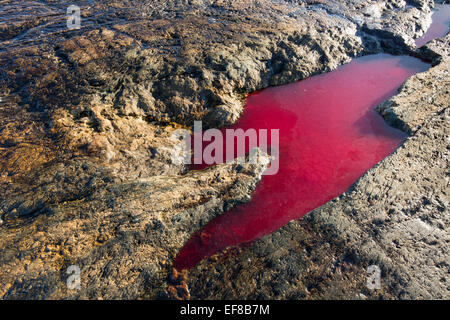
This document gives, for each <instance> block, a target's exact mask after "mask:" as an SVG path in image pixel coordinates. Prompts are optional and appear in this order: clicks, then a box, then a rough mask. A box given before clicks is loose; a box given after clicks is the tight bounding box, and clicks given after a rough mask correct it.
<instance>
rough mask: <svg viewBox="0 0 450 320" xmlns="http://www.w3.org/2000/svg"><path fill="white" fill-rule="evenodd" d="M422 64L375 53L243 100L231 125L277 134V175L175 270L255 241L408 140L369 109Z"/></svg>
mask: <svg viewBox="0 0 450 320" xmlns="http://www.w3.org/2000/svg"><path fill="white" fill-rule="evenodd" d="M428 67H429V66H428V65H427V64H425V63H423V62H421V61H420V60H418V59H415V58H412V57H405V56H402V57H394V56H390V55H385V54H380V55H373V56H367V57H363V58H359V59H355V60H354V61H352V62H351V63H349V64H347V65H344V66H342V67H340V68H338V69H337V70H336V71H334V72H330V73H327V74H323V75H318V76H314V77H311V78H309V79H306V80H303V81H300V82H297V83H293V84H289V85H285V86H281V87H275V88H269V89H266V90H263V91H261V92H258V93H255V94H252V95H251V96H249V98H248V100H247V106H246V107H245V111H244V113H243V115H242V117H241V118H240V120H239V121H238V122H237V123H236V125H234V126H233V127H232V128H242V129H244V130H246V129H249V128H254V129H257V130H258V129H280V141H279V150H280V152H279V154H280V158H279V159H280V164H279V168H280V169H279V172H278V174H276V175H273V176H264V177H263V179H262V181H261V182H260V184H259V185H258V186H257V189H256V191H255V192H254V195H253V198H252V201H251V202H249V203H247V204H243V205H240V206H238V207H235V208H233V209H231V210H230V211H229V212H226V213H225V214H223V215H221V216H220V217H218V218H217V219H215V220H213V221H211V222H210V223H209V224H208V225H207V226H206V227H205V228H203V230H201V231H199V232H198V233H196V234H195V235H193V237H192V238H191V239H190V240H189V241H188V243H187V244H186V245H185V247H184V248H183V249H182V251H181V252H180V253H179V255H178V257H177V258H176V260H175V263H174V266H175V267H176V268H177V269H179V270H180V269H189V268H192V267H194V266H195V265H196V264H197V263H198V262H200V261H201V260H202V259H203V258H205V257H208V256H211V255H212V254H214V253H216V252H218V251H221V250H223V249H225V248H226V247H229V246H232V245H237V244H241V243H246V242H250V241H252V240H255V239H258V238H261V237H263V236H264V235H267V234H269V233H271V232H273V231H275V230H277V229H279V228H280V227H282V226H283V225H285V224H287V223H288V222H289V221H291V220H293V219H299V218H301V217H302V216H304V215H305V214H306V213H308V212H310V211H311V210H313V209H315V208H317V207H319V206H321V205H323V204H325V203H326V202H328V201H329V200H331V199H333V198H335V197H336V196H338V195H340V194H342V193H343V192H345V191H346V190H348V189H349V187H351V185H352V184H353V183H354V182H355V181H356V180H357V179H358V178H359V177H360V176H361V175H362V174H364V173H365V172H366V171H367V170H368V169H370V168H371V167H373V166H374V165H376V164H377V163H378V162H379V161H381V160H382V159H384V158H385V157H386V156H388V155H389V154H391V153H392V152H393V151H394V150H395V149H396V148H398V147H399V145H400V144H401V143H402V142H403V140H404V139H405V137H406V136H405V134H404V133H402V132H401V131H399V130H396V129H394V128H392V127H389V126H388V125H387V124H386V123H385V122H384V120H383V119H382V118H381V116H380V115H379V114H378V113H376V111H375V110H374V108H375V107H376V106H377V105H378V104H380V103H381V102H383V101H385V100H387V99H388V98H390V97H391V96H393V95H394V94H395V93H396V92H397V89H398V88H399V86H400V85H401V84H402V83H403V82H404V81H405V80H406V79H407V78H408V77H410V76H411V75H413V74H415V73H418V72H422V71H425V70H426V69H427V68H428ZM330 214H331V213H330Z"/></svg>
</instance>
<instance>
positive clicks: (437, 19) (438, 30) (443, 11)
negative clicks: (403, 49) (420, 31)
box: [416, 4, 450, 47]
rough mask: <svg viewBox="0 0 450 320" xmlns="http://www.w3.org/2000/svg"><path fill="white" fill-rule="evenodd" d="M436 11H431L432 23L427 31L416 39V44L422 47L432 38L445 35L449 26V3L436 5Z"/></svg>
mask: <svg viewBox="0 0 450 320" xmlns="http://www.w3.org/2000/svg"><path fill="white" fill-rule="evenodd" d="M436 9H437V11H435V12H434V13H433V23H432V24H431V26H430V28H429V29H428V30H427V32H426V33H425V34H424V35H423V36H422V37H420V38H418V39H416V46H417V47H422V46H423V45H425V44H426V43H428V42H430V41H431V40H433V39H437V38H441V37H443V36H445V35H446V34H447V32H448V29H449V27H450V5H449V4H444V5H439V6H437V7H436Z"/></svg>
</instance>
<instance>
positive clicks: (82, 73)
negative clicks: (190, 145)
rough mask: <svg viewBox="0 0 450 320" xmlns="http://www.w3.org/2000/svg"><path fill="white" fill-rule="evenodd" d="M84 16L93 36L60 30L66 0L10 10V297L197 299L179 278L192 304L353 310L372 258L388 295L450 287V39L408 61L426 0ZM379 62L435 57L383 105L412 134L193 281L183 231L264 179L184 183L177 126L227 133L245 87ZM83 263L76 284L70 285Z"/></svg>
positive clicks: (1, 121)
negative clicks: (334, 191) (303, 213)
mask: <svg viewBox="0 0 450 320" xmlns="http://www.w3.org/2000/svg"><path fill="white" fill-rule="evenodd" d="M79 3H80V4H79V6H80V8H81V14H82V20H81V21H82V23H81V26H82V27H81V29H79V30H68V29H67V26H66V20H67V17H66V9H67V7H68V6H69V5H70V4H72V3H70V2H69V1H57V2H55V1H51V0H47V1H21V2H20V3H18V2H17V1H9V0H4V1H0V9H1V12H2V13H1V16H0V44H1V45H0V97H1V100H0V128H1V129H0V190H1V194H2V197H1V199H0V218H1V220H0V252H1V255H0V267H1V268H0V270H2V271H0V297H2V298H3V299H14V298H15V299H17V298H26V299H43V298H86V299H93V298H103V299H112V298H124V299H135V298H151V299H153V298H158V297H165V298H167V297H169V298H188V297H189V289H188V285H187V284H189V288H190V291H191V294H192V295H193V296H195V297H197V298H219V297H230V298H238V297H273V298H326V297H335V298H336V297H347V296H354V293H355V292H360V291H358V290H359V288H360V286H361V281H363V279H365V274H364V272H361V268H364V267H366V265H367V263H369V262H371V261H372V262H373V261H375V262H377V263H379V264H380V267H382V269H383V272H384V273H385V274H386V275H389V276H390V277H392V278H393V279H394V280H395V281H392V283H391V284H389V285H387V287H384V290H385V291H383V293H382V294H383V297H388V298H389V297H433V298H439V297H440V296H439V294H441V295H442V294H443V292H444V293H445V292H446V291H445V290H443V288H445V286H447V287H448V283H447V282H446V281H448V279H447V278H446V276H445V274H442V271H443V270H445V268H447V269H448V262H446V261H448V251H446V247H448V232H446V230H447V229H448V228H447V226H448V219H447V220H446V217H445V213H446V212H448V209H447V208H448V194H445V193H444V192H446V191H445V190H446V188H447V187H448V186H447V185H445V183H446V181H447V180H445V179H443V178H442V177H443V176H444V175H445V174H447V175H448V172H446V171H445V170H446V168H447V169H448V164H447V157H448V140H445V139H447V138H445V137H444V138H442V137H443V135H445V134H448V126H447V127H446V125H448V119H447V120H446V118H445V116H448V114H447V111H445V110H444V109H445V108H444V107H445V104H446V103H447V107H448V101H449V99H448V84H447V85H445V84H442V80H441V79H443V80H445V79H448V61H447V58H446V57H448V54H444V53H443V51H445V50H448V42H445V41H443V42H441V44H440V43H439V42H435V43H434V44H431V45H430V46H428V48H425V49H423V50H422V51H421V52H415V51H414V48H413V46H414V43H413V39H414V38H417V37H419V36H421V35H422V34H423V32H424V31H425V30H426V29H427V27H428V26H429V24H430V23H431V20H430V19H431V18H430V17H431V8H432V6H433V5H434V2H433V1H427V0H414V1H403V0H398V1H397V0H396V1H368V0H367V1H357V0H348V1H327V2H324V1H287V0H286V1H281V0H278V1H277V0H256V1H252V2H248V1H243V0H242V1H240V0H209V1H208V0H203V1H202V0H197V1H132V0H109V1H79ZM377 52H389V53H394V54H415V55H418V54H420V55H422V56H424V57H428V58H429V59H433V60H435V61H436V62H435V63H436V64H437V66H436V67H435V68H434V69H432V70H431V71H430V72H428V73H426V74H424V75H418V76H417V77H414V78H413V79H411V80H410V81H409V82H408V83H407V84H406V85H405V89H404V91H403V92H404V93H402V94H400V95H399V96H398V97H396V98H394V99H393V100H391V101H390V102H388V103H387V104H385V105H383V107H380V112H381V113H382V114H383V115H384V116H385V117H386V119H387V121H390V123H392V124H393V125H396V126H399V127H401V128H402V129H403V130H406V131H408V132H410V133H411V134H413V136H412V138H411V139H410V140H409V141H408V142H407V143H406V144H405V146H403V147H402V148H401V149H400V150H399V151H398V152H397V153H396V154H395V155H394V156H392V157H391V158H389V159H388V160H386V161H385V162H383V164H381V165H380V166H378V167H377V168H376V169H374V170H372V171H371V172H369V173H368V174H367V175H366V176H365V177H364V178H363V179H361V181H360V182H359V183H358V184H357V185H356V186H355V190H353V191H352V192H351V193H349V194H346V195H345V196H343V197H342V198H341V199H340V200H338V201H337V202H336V201H335V202H332V203H329V204H327V205H326V206H324V207H323V208H320V209H318V210H316V211H315V212H313V213H312V214H311V215H310V217H309V218H308V219H306V220H304V221H299V222H293V223H291V224H289V225H288V226H286V227H285V228H283V229H281V230H279V231H277V232H276V233H274V234H273V235H270V236H269V237H266V238H265V239H262V240H261V241H258V242H257V243H256V244H255V246H253V247H250V248H244V249H232V250H230V253H231V256H232V257H233V256H235V255H234V253H235V252H237V251H239V250H243V251H244V252H243V253H241V254H240V255H237V256H235V257H234V258H232V259H231V260H230V258H228V259H220V258H217V257H216V259H218V260H217V261H215V262H213V261H209V262H205V263H203V264H202V265H200V266H199V267H198V268H197V270H194V271H193V272H191V273H190V275H189V278H188V283H187V282H186V275H180V274H177V272H173V271H172V267H171V264H172V260H173V258H174V256H175V255H176V253H177V252H178V250H179V249H180V248H181V247H182V245H183V244H184V243H185V241H186V240H187V239H188V238H189V236H190V235H191V234H192V233H194V232H195V231H197V230H199V229H200V228H201V227H202V226H203V225H205V224H206V223H207V222H208V221H210V220H211V219H212V218H214V217H215V216H217V215H219V214H221V213H222V212H223V211H224V210H226V209H228V208H230V207H231V206H234V205H236V204H239V203H241V202H244V201H248V200H250V196H251V192H252V191H253V189H254V187H255V184H256V183H257V181H258V180H259V179H260V174H261V171H262V170H263V169H264V166H265V162H262V163H259V164H256V165H251V164H248V165H246V166H245V167H242V166H239V165H236V164H225V165H220V166H216V167H214V168H210V169H208V170H206V171H193V172H188V168H187V167H186V166H184V165H179V164H176V163H173V161H172V160H171V152H172V150H173V147H174V145H175V144H176V143H177V142H176V141H174V140H173V139H172V138H171V137H172V134H173V133H174V132H175V130H176V129H179V128H189V127H190V126H191V124H192V121H193V120H199V119H201V120H203V121H204V123H205V126H223V125H226V124H230V123H232V122H234V121H235V120H236V119H237V118H238V117H239V115H240V113H241V111H242V108H243V103H244V98H245V95H246V94H247V93H250V92H252V91H255V90H258V89H261V88H265V87H267V86H272V85H280V84H285V83H289V82H292V81H296V80H299V79H303V78H305V77H308V76H311V75H314V74H317V73H321V72H327V71H330V70H333V69H335V68H336V67H337V66H339V65H341V64H343V63H345V62H348V61H350V60H351V59H352V58H353V57H356V56H360V55H364V54H370V53H377ZM438 62H439V63H438ZM437 81H440V82H439V83H437ZM408 90H409V91H408ZM414 90H417V92H414ZM445 90H447V92H445ZM419 92H420V94H419ZM430 99H431V100H430ZM429 102H431V104H429ZM422 106H423V107H422ZM411 108H413V110H415V111H414V113H410V112H409V111H407V110H411ZM445 130H447V131H445ZM441 138H442V139H444V141H442V143H437V141H441V140H439V139H441ZM446 143H447V144H446ZM432 150H434V152H432ZM396 159H397V160H396ZM405 163H410V164H411V165H410V166H408V168H405V167H404V166H405ZM408 170H409V171H408ZM400 171H402V172H403V173H402V174H400V173H399V172H400ZM396 172H397V173H396ZM396 174H397V176H398V178H395V177H397V176H395V177H394V175H396ZM383 177H389V178H390V179H391V180H392V181H391V180H389V181H390V182H392V183H396V185H395V186H394V187H397V188H398V189H399V190H403V189H404V190H405V192H406V191H408V192H412V193H411V194H404V195H398V196H397V195H393V194H392V192H394V191H395V190H393V189H387V190H390V191H389V192H388V191H386V190H384V189H383V186H385V183H387V182H386V181H384V180H383V179H384V178H383ZM396 179H398V180H396ZM364 181H366V182H364ZM410 181H411V182H410ZM411 184H413V185H414V184H415V185H417V188H416V189H412V188H411ZM358 186H360V187H358ZM389 186H390V185H389ZM394 187H392V188H394ZM390 188H391V187H390ZM358 190H360V191H359V193H358ZM377 190H378V191H377ZM380 190H383V192H384V193H382V194H381V193H380V192H381V191H380ZM366 193H370V194H366ZM375 196H377V198H376V199H375V198H374V197H375ZM395 197H398V198H395ZM372 198H374V199H372ZM368 200H370V201H374V202H375V205H374V206H373V207H368V205H367V202H368ZM391 202H392V203H394V204H397V207H398V209H396V210H397V211H395V212H394V213H388V212H389V210H391V207H392V205H391V204H390V203H391ZM327 208H329V209H327ZM349 208H351V209H349ZM356 208H362V209H356ZM369 209H370V210H369ZM353 210H358V215H357V216H356V213H353ZM383 210H384V211H383ZM404 210H406V211H404ZM330 211H332V212H333V215H330V214H329V212H330ZM377 214H380V217H378V216H376V215H377ZM375 216H376V217H378V218H377V219H378V220H376V219H375V218H376V217H375ZM375 220H376V221H380V222H374V221H375ZM389 221H390V222H389ZM392 228H394V229H395V228H397V229H398V230H397V229H396V230H395V232H394V233H392V232H390V230H391V229H392ZM427 228H432V230H436V232H437V233H436V234H431V235H429V234H425V233H426V232H425V231H424V230H428V229H427ZM433 228H434V229H433ZM374 230H375V231H374ZM369 231H370V232H369ZM374 232H376V234H372V233H374ZM408 232H409V233H408ZM393 235H394V236H395V237H397V238H395V239H391V238H390V237H392V236H393ZM419 235H423V239H422V238H418V237H419ZM395 241H397V242H398V243H397V244H395V243H396V242H395ZM413 241H422V242H423V243H422V242H421V246H419V247H417V248H416V247H413V246H411V244H410V243H412V242H413ZM446 241H447V242H446ZM393 243H394V244H395V245H394V246H393ZM362 244H366V246H363V245H362ZM280 247H282V248H283V250H279V248H280ZM352 248H353V249H352ZM371 248H380V250H378V249H377V250H375V251H373V250H372V249H371ZM431 248H433V249H435V252H436V255H433V256H431V254H432V252H433V251H432V250H431ZM358 250H359V251H358ZM373 252H377V253H378V254H379V255H380V257H376V258H374V257H372V255H373ZM228 256H230V254H228ZM233 259H234V260H233ZM248 259H251V261H248ZM233 261H234V262H233ZM233 263H234V265H233ZM71 265H77V266H79V267H80V269H81V290H68V288H67V285H66V280H67V278H68V274H67V273H66V271H67V268H68V267H69V266H71ZM261 266H266V267H265V268H264V269H263V270H262V269H261ZM330 270H331V271H330ZM430 272H434V274H431V273H430ZM203 273H204V274H203ZM420 274H426V275H427V276H426V277H425V276H424V277H420V278H419V275H420ZM438 278H439V280H436V279H438ZM441 278H442V279H444V280H441ZM301 279H303V280H301ZM204 283H207V284H208V285H206V286H204ZM224 284H228V285H229V286H228V285H224ZM383 284H385V282H383ZM230 286H231V287H230ZM428 286H430V288H431V289H429V290H428V289H427V288H428ZM352 290H353V291H352ZM364 294H366V295H367V296H370V293H367V292H366V293H364Z"/></svg>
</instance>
